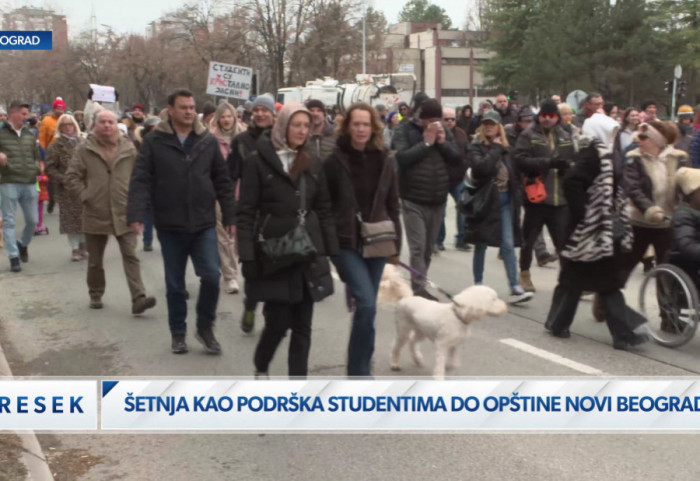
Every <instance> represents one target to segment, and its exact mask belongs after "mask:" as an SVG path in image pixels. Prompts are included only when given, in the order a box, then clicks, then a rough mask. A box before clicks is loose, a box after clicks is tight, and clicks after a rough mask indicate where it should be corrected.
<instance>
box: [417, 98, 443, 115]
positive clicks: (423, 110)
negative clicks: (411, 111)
mask: <svg viewBox="0 0 700 481" xmlns="http://www.w3.org/2000/svg"><path fill="white" fill-rule="evenodd" d="M418 117H419V118H421V119H441V118H442V105H440V102H438V101H437V100H435V99H427V100H424V101H423V102H422V103H421V105H420V114H419V115H418Z"/></svg>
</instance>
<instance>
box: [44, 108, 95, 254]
mask: <svg viewBox="0 0 700 481" xmlns="http://www.w3.org/2000/svg"><path fill="white" fill-rule="evenodd" d="M55 139H56V140H54V141H53V142H51V145H50V146H49V148H48V150H47V151H46V175H47V176H48V177H49V179H50V181H51V183H53V184H54V186H56V201H57V202H58V207H59V215H58V225H59V229H60V232H61V234H66V235H67V236H68V243H69V244H70V247H71V250H72V252H71V260H72V261H79V260H81V259H86V258H87V251H86V249H85V235H84V234H83V223H82V216H83V204H82V202H80V199H79V198H78V196H77V195H75V194H74V193H73V192H72V191H70V190H68V189H66V188H65V187H64V185H63V176H64V175H65V173H66V171H67V170H68V163H69V162H70V160H71V158H72V157H73V151H74V150H75V147H76V146H77V145H78V144H79V143H80V142H81V141H82V139H81V138H80V127H79V126H78V122H77V121H76V120H75V118H73V116H71V115H68V114H64V115H61V117H60V118H59V119H58V122H56V134H55Z"/></svg>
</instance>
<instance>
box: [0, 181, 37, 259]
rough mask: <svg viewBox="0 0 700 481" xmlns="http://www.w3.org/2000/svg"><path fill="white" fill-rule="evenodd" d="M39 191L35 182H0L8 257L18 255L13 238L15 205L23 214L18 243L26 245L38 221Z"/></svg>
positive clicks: (11, 257) (3, 231) (0, 204)
mask: <svg viewBox="0 0 700 481" xmlns="http://www.w3.org/2000/svg"><path fill="white" fill-rule="evenodd" d="M38 198H39V193H38V192H37V191H36V184H0V209H2V233H3V235H4V236H5V249H7V255H8V257H9V258H10V259H13V258H15V257H19V249H18V248H17V240H16V238H15V226H16V220H15V214H16V213H17V205H19V206H20V207H21V208H22V213H23V214H24V231H22V237H21V238H20V240H19V243H20V244H22V246H24V247H27V246H28V245H29V243H30V242H31V241H32V237H34V229H35V228H36V225H37V224H38V223H39V204H38V202H37V199H38Z"/></svg>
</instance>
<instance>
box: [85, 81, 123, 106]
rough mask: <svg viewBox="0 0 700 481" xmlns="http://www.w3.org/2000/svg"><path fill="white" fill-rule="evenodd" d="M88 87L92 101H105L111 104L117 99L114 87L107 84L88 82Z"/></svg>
mask: <svg viewBox="0 0 700 481" xmlns="http://www.w3.org/2000/svg"><path fill="white" fill-rule="evenodd" d="M90 88H91V89H92V101H93V102H106V103H109V104H113V103H114V102H116V101H117V95H116V93H115V90H114V87H110V86H108V85H97V84H90Z"/></svg>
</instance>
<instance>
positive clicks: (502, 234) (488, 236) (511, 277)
mask: <svg viewBox="0 0 700 481" xmlns="http://www.w3.org/2000/svg"><path fill="white" fill-rule="evenodd" d="M469 165H471V168H470V169H469V170H468V171H467V174H466V176H465V182H466V183H467V184H468V188H471V189H490V190H491V191H495V195H493V196H491V198H490V204H489V205H488V206H487V209H488V210H487V212H484V213H479V216H478V217H479V220H478V221H474V219H470V218H469V216H467V222H466V227H465V232H466V234H465V241H466V242H470V243H473V244H474V246H475V249H474V259H473V265H472V270H473V273H474V283H475V284H477V285H479V284H482V283H483V282H484V263H485V259H486V248H487V247H488V246H493V247H499V248H500V254H501V257H502V258H503V264H504V265H505V268H506V274H507V276H508V284H509V286H510V297H509V298H508V301H509V302H510V303H511V304H518V303H521V302H527V301H529V300H530V299H532V297H533V294H532V292H525V290H524V289H523V287H522V286H521V285H520V282H519V280H518V263H517V260H516V258H515V248H516V247H518V246H520V244H521V233H520V202H521V193H520V186H519V182H518V176H517V173H516V170H515V168H514V166H513V162H512V159H511V153H510V146H509V145H508V138H507V137H506V133H505V129H504V128H503V124H502V123H501V116H500V114H499V113H498V112H496V111H495V110H489V111H487V112H486V113H484V115H483V118H482V121H481V126H480V127H479V129H478V130H477V133H476V138H475V139H474V142H472V143H471V145H470V146H469ZM488 184H495V186H491V185H488Z"/></svg>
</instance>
